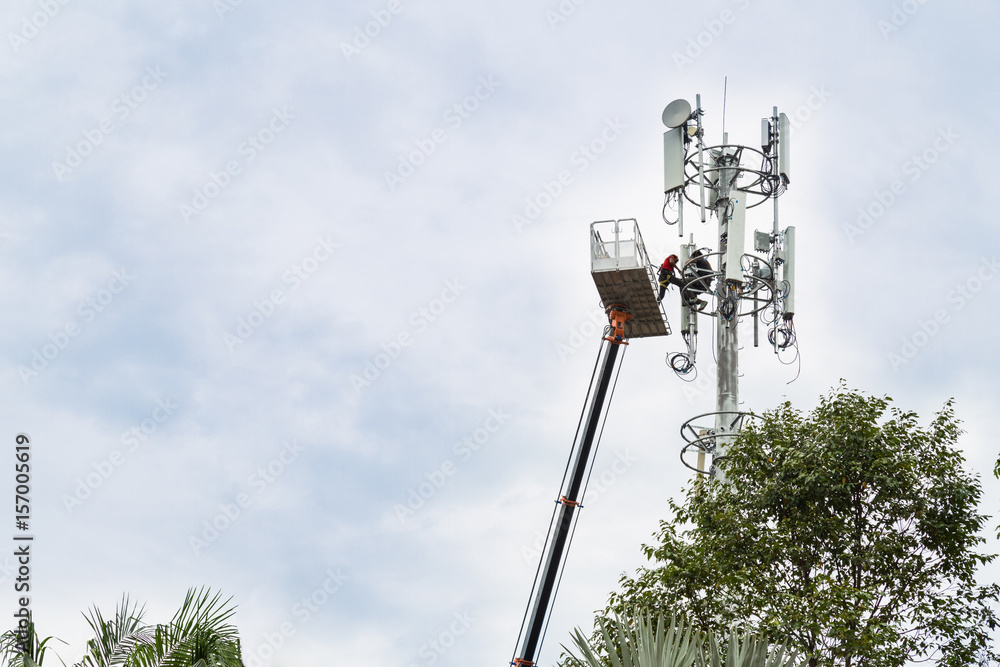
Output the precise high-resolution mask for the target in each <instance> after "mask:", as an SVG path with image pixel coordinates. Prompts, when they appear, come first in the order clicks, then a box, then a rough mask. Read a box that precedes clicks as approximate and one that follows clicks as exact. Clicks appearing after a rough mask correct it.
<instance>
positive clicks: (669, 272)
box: [656, 255, 684, 301]
mask: <svg viewBox="0 0 1000 667" xmlns="http://www.w3.org/2000/svg"><path fill="white" fill-rule="evenodd" d="M678 261H679V259H678V258H677V255H669V256H668V257H667V258H666V259H665V260H663V264H661V265H660V295H659V296H658V297H657V298H656V300H657V301H663V295H664V294H666V293H667V285H669V284H674V285H677V286H678V287H684V281H683V280H681V278H680V276H678V275H677V274H678V273H679V271H678V270H677V262H678Z"/></svg>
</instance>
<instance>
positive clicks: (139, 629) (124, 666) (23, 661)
mask: <svg viewBox="0 0 1000 667" xmlns="http://www.w3.org/2000/svg"><path fill="white" fill-rule="evenodd" d="M230 602H231V599H228V600H223V599H222V596H221V594H219V593H215V594H213V593H212V591H211V590H209V589H206V588H203V589H200V590H195V589H191V590H189V591H188V592H187V596H186V597H185V598H184V603H183V604H182V605H181V608H180V609H179V610H178V611H177V613H176V614H174V617H173V619H171V621H170V622H169V623H162V624H156V625H148V624H146V623H145V622H144V621H143V615H144V609H143V608H140V607H139V606H138V605H137V604H135V603H131V602H130V601H129V599H128V597H127V596H126V597H123V598H122V601H121V602H120V603H119V604H118V605H117V606H116V607H115V613H114V615H113V616H111V617H109V618H105V617H104V615H103V614H102V613H101V611H100V610H99V609H97V608H96V607H95V608H93V609H92V610H90V612H89V613H87V614H84V617H85V618H86V620H87V623H88V624H89V625H90V628H91V630H93V632H94V638H93V639H90V640H89V641H87V646H86V650H85V655H84V657H83V658H82V659H81V660H80V661H79V662H78V663H76V664H75V667H243V661H242V658H241V651H240V640H239V635H238V633H237V630H236V627H235V626H234V625H232V623H231V622H230V620H231V618H232V616H233V615H234V614H235V613H236V608H235V607H234V606H233V605H232V604H230ZM27 634H28V635H29V636H30V637H32V641H31V642H29V643H27V644H25V642H24V641H23V640H22V637H21V635H20V634H19V633H18V632H17V631H8V632H5V633H4V634H3V635H2V636H0V666H3V667H41V666H42V660H43V658H44V656H45V650H46V648H47V647H46V644H47V642H49V641H50V640H51V639H52V638H51V637H48V638H46V639H44V640H41V641H39V639H38V636H37V635H36V634H35V631H34V624H33V623H32V624H30V625H29V632H28V633H27ZM25 648H27V651H25ZM60 661H61V660H60Z"/></svg>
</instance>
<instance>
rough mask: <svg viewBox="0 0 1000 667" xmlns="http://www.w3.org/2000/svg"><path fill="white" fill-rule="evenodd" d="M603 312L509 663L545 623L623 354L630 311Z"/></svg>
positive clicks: (529, 652)
mask: <svg viewBox="0 0 1000 667" xmlns="http://www.w3.org/2000/svg"><path fill="white" fill-rule="evenodd" d="M607 313H608V320H609V324H610V326H609V327H608V328H607V329H606V332H607V334H606V335H605V336H604V338H603V340H602V342H601V349H600V351H599V352H598V356H597V364H596V366H595V367H594V374H593V376H592V377H591V381H590V389H589V391H588V392H587V399H586V402H585V404H584V409H583V412H582V414H581V415H580V423H579V425H578V426H577V429H576V436H575V438H574V442H573V449H572V450H571V451H570V456H569V460H568V461H567V462H566V472H565V473H564V474H563V481H562V484H561V486H560V494H559V499H558V500H556V507H555V511H554V512H553V514H552V520H551V523H550V524H549V532H548V536H547V537H546V540H545V547H544V548H543V550H542V559H541V561H540V562H539V564H538V572H537V573H536V575H535V584H534V587H533V588H532V590H531V598H530V600H529V601H528V608H527V609H526V610H525V615H524V621H523V622H522V624H521V634H520V636H519V637H518V645H517V648H516V652H515V654H514V658H513V659H512V660H511V663H510V664H511V665H513V666H514V667H530V666H531V665H534V664H535V658H536V657H537V656H538V653H539V651H540V650H541V645H542V640H543V639H544V638H545V628H546V626H547V625H548V619H549V616H550V614H551V612H552V603H553V601H554V600H555V595H556V590H557V589H558V587H559V580H560V579H561V577H562V570H563V567H564V566H565V564H566V556H567V553H568V552H569V546H570V542H571V541H572V539H573V532H574V530H575V527H576V521H577V519H578V517H579V512H578V510H579V509H580V508H581V507H582V503H583V494H584V493H585V491H586V488H587V480H588V479H589V477H590V475H589V472H590V469H591V467H592V466H593V459H594V454H595V453H596V451H597V446H598V444H599V442H600V439H601V432H602V431H603V425H604V420H605V418H606V417H607V407H608V405H609V404H610V402H611V401H610V399H611V394H613V393H614V381H615V380H616V379H617V376H618V370H619V369H620V368H621V359H622V357H623V356H624V354H620V353H619V350H621V348H622V347H623V346H625V345H628V342H627V341H626V337H627V336H626V333H625V329H626V326H627V324H628V322H629V320H630V319H632V316H631V314H629V313H628V311H627V310H625V308H624V307H623V306H619V305H613V306H611V307H609V308H608V309H607Z"/></svg>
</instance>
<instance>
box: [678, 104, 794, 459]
mask: <svg viewBox="0 0 1000 667" xmlns="http://www.w3.org/2000/svg"><path fill="white" fill-rule="evenodd" d="M696 100H697V104H696V108H695V109H694V110H693V111H692V109H691V105H690V104H689V103H688V102H687V101H686V100H675V101H674V102H672V103H670V104H669V105H668V106H667V108H666V109H664V111H663V123H664V125H666V126H667V128H668V129H667V131H666V132H664V135H663V154H664V193H665V202H664V207H663V210H664V217H663V219H664V221H665V222H667V223H668V224H672V225H674V224H675V225H677V228H678V229H677V231H678V236H679V237H681V238H683V237H684V201H685V200H687V201H688V202H690V203H691V204H694V205H695V206H698V207H699V210H700V218H701V222H702V223H704V222H706V217H707V216H706V211H714V212H715V215H716V218H717V220H718V237H717V243H718V246H717V247H718V251H714V252H713V251H711V250H710V249H707V248H699V247H698V246H697V244H695V242H694V234H691V237H690V240H689V242H688V243H687V244H683V245H682V246H681V252H680V256H681V274H682V275H681V281H682V282H683V283H684V286H683V287H682V288H681V327H680V328H681V334H682V336H683V338H684V341H685V343H686V344H687V351H686V352H681V353H674V354H671V355H668V358H667V361H668V363H669V364H670V366H671V368H672V369H673V370H674V372H676V373H677V374H678V375H680V376H682V377H683V376H685V375H688V374H689V373H691V372H692V371H694V370H695V362H696V359H695V354H696V350H697V343H696V340H697V334H698V316H699V315H702V316H707V317H711V318H713V320H714V328H715V341H714V344H715V355H716V362H717V373H716V401H715V412H712V413H707V414H703V415H698V416H697V417H694V418H693V419H690V420H688V421H687V422H685V423H684V425H683V426H682V427H681V435H682V436H683V437H684V439H685V441H686V444H685V446H684V448H683V450H682V452H681V460H682V461H684V463H685V465H687V466H688V467H690V468H693V469H695V470H698V471H699V472H705V473H711V474H714V475H716V476H719V477H721V476H722V471H721V470H720V469H719V468H718V467H717V466H716V463H717V462H718V461H719V460H720V459H721V458H722V457H723V456H724V455H725V448H726V446H727V445H728V444H729V443H730V442H732V439H733V438H734V437H735V436H736V435H737V434H738V433H739V430H740V428H741V427H742V424H743V421H744V419H745V418H746V417H747V416H749V415H748V413H746V412H743V411H741V410H740V397H739V335H738V327H739V322H740V318H743V317H752V318H753V320H754V347H756V346H757V345H758V325H759V324H760V323H761V322H763V323H764V324H765V325H766V326H768V327H769V331H768V341H769V342H770V343H771V345H772V347H773V349H774V352H775V353H776V354H779V355H780V354H781V353H782V352H784V351H785V350H788V349H789V348H793V349H794V350H795V353H796V356H797V354H798V349H797V342H796V339H795V329H794V325H793V316H794V314H795V302H794V291H795V276H794V256H793V255H794V242H795V228H794V227H788V228H787V229H785V230H784V231H780V228H779V226H778V197H779V196H780V195H781V194H783V193H784V192H785V189H786V188H787V186H788V183H789V152H788V139H789V135H790V130H789V123H788V118H787V116H785V114H779V113H778V109H777V107H774V110H773V114H772V115H771V117H770V118H763V119H762V120H761V143H760V149H759V150H758V149H757V148H751V147H747V146H744V145H740V144H731V143H729V135H728V133H725V132H724V133H723V135H722V143H721V144H719V145H717V146H706V145H705V130H704V128H703V127H702V116H703V114H704V112H703V111H702V108H701V96H700V95H698V96H697V98H696ZM758 165H759V166H758ZM695 190H697V192H695ZM768 199H773V201H774V219H773V224H772V225H771V231H769V232H759V231H757V232H755V233H754V237H753V238H754V245H753V248H752V250H751V251H750V252H748V251H747V248H746V235H747V234H746V217H747V211H748V209H751V208H754V207H757V206H760V205H761V204H763V203H764V202H765V201H767V200H768ZM671 207H672V208H674V210H676V214H677V218H676V219H675V220H669V219H668V218H667V215H666V212H667V209H668V208H671ZM710 259H713V260H714V261H715V262H716V267H717V268H715V269H713V268H712V267H711V265H710V263H709V260H710ZM704 295H708V296H710V297H712V299H713V308H711V309H709V310H707V311H700V310H697V309H695V308H694V307H693V305H694V304H695V302H696V300H697V299H699V298H700V297H701V296H704ZM702 419H711V423H710V424H705V423H700V424H699V423H696V422H698V420H702ZM690 452H697V453H698V454H700V455H710V456H711V458H712V465H711V466H710V467H709V468H708V469H707V470H706V469H703V468H702V467H701V465H698V466H694V465H691V464H690V463H688V462H687V461H686V460H685V454H687V453H690Z"/></svg>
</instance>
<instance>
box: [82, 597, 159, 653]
mask: <svg viewBox="0 0 1000 667" xmlns="http://www.w3.org/2000/svg"><path fill="white" fill-rule="evenodd" d="M144 613H145V607H139V605H138V603H132V602H130V601H129V599H128V596H127V595H123V596H122V600H121V602H120V603H118V604H117V605H116V606H115V615H114V617H113V618H111V619H105V618H104V615H103V614H102V613H101V610H100V609H98V608H97V607H94V608H92V609H91V610H90V612H89V613H87V614H84V618H85V619H86V620H87V624H88V625H90V629H91V630H93V632H94V638H93V639H91V640H89V641H88V642H87V651H86V655H85V656H84V657H83V659H82V660H81V661H80V662H79V663H77V666H78V667H118V666H119V665H128V661H129V656H130V654H131V646H132V645H133V644H134V643H135V641H137V638H138V637H140V636H142V635H143V634H145V633H148V632H149V627H148V626H146V625H144V624H143V622H142V616H143V614H144Z"/></svg>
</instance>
